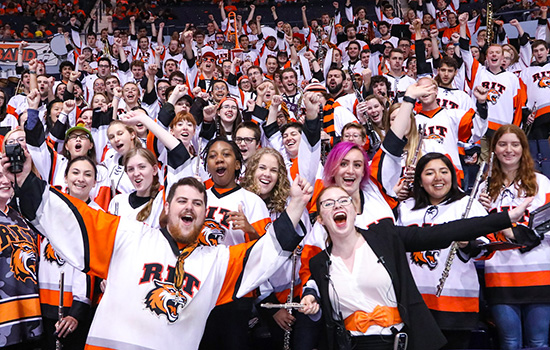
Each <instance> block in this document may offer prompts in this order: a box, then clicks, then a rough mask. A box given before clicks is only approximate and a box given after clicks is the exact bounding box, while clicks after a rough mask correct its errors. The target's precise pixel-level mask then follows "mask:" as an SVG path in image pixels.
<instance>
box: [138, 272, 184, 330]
mask: <svg viewBox="0 0 550 350" xmlns="http://www.w3.org/2000/svg"><path fill="white" fill-rule="evenodd" d="M153 282H154V283H155V288H154V289H152V290H150V291H149V292H148V293H147V296H146V297H145V306H146V307H147V308H148V309H149V310H151V311H152V312H154V313H155V314H157V315H158V316H160V315H165V316H166V318H167V319H168V322H170V323H174V322H176V321H177V320H178V316H179V312H180V310H181V309H183V307H184V306H185V304H187V298H186V297H185V296H184V295H183V294H182V292H181V291H180V290H179V289H177V288H176V287H175V286H174V283H167V282H161V281H159V280H157V279H154V280H153Z"/></svg>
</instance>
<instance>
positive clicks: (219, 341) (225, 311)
mask: <svg viewBox="0 0 550 350" xmlns="http://www.w3.org/2000/svg"><path fill="white" fill-rule="evenodd" d="M252 302H253V299H252V298H242V299H238V300H236V301H234V302H231V303H228V304H224V305H219V306H216V307H215V308H214V309H213V310H212V311H211V312H210V316H208V320H207V321H206V328H205V330H204V334H203V336H202V340H201V344H200V346H199V350H219V349H224V350H248V349H249V348H250V339H249V333H248V321H249V320H250V316H251V312H252Z"/></svg>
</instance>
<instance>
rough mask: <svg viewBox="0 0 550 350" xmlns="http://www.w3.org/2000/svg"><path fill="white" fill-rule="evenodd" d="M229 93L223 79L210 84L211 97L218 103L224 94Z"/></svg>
mask: <svg viewBox="0 0 550 350" xmlns="http://www.w3.org/2000/svg"><path fill="white" fill-rule="evenodd" d="M227 94H229V90H227V84H225V83H224V82H223V81H221V82H216V83H214V85H213V86H212V99H213V100H214V102H216V103H218V102H220V101H221V100H222V99H223V98H224V97H225V96H227Z"/></svg>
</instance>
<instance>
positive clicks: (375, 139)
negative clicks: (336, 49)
mask: <svg viewBox="0 0 550 350" xmlns="http://www.w3.org/2000/svg"><path fill="white" fill-rule="evenodd" d="M348 73H349V76H350V78H351V84H352V86H353V91H355V97H356V98H357V101H358V102H359V103H361V102H364V101H365V99H364V98H363V94H362V93H361V91H360V89H359V86H357V81H356V80H355V74H354V72H353V71H352V70H351V69H349V70H348ZM363 118H364V119H365V124H364V126H365V129H366V130H367V136H368V138H369V140H372V144H371V145H370V148H371V149H378V148H379V147H380V144H381V143H382V140H380V136H379V135H378V133H377V132H376V131H375V130H374V128H373V127H372V122H371V120H370V118H369V117H368V116H363Z"/></svg>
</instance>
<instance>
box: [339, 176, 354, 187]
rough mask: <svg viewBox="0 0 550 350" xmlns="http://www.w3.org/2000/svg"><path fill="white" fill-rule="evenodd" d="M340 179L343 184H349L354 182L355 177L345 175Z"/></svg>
mask: <svg viewBox="0 0 550 350" xmlns="http://www.w3.org/2000/svg"><path fill="white" fill-rule="evenodd" d="M342 180H343V181H344V184H345V185H347V186H351V185H353V183H354V182H355V178H353V177H345V178H343V179H342Z"/></svg>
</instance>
